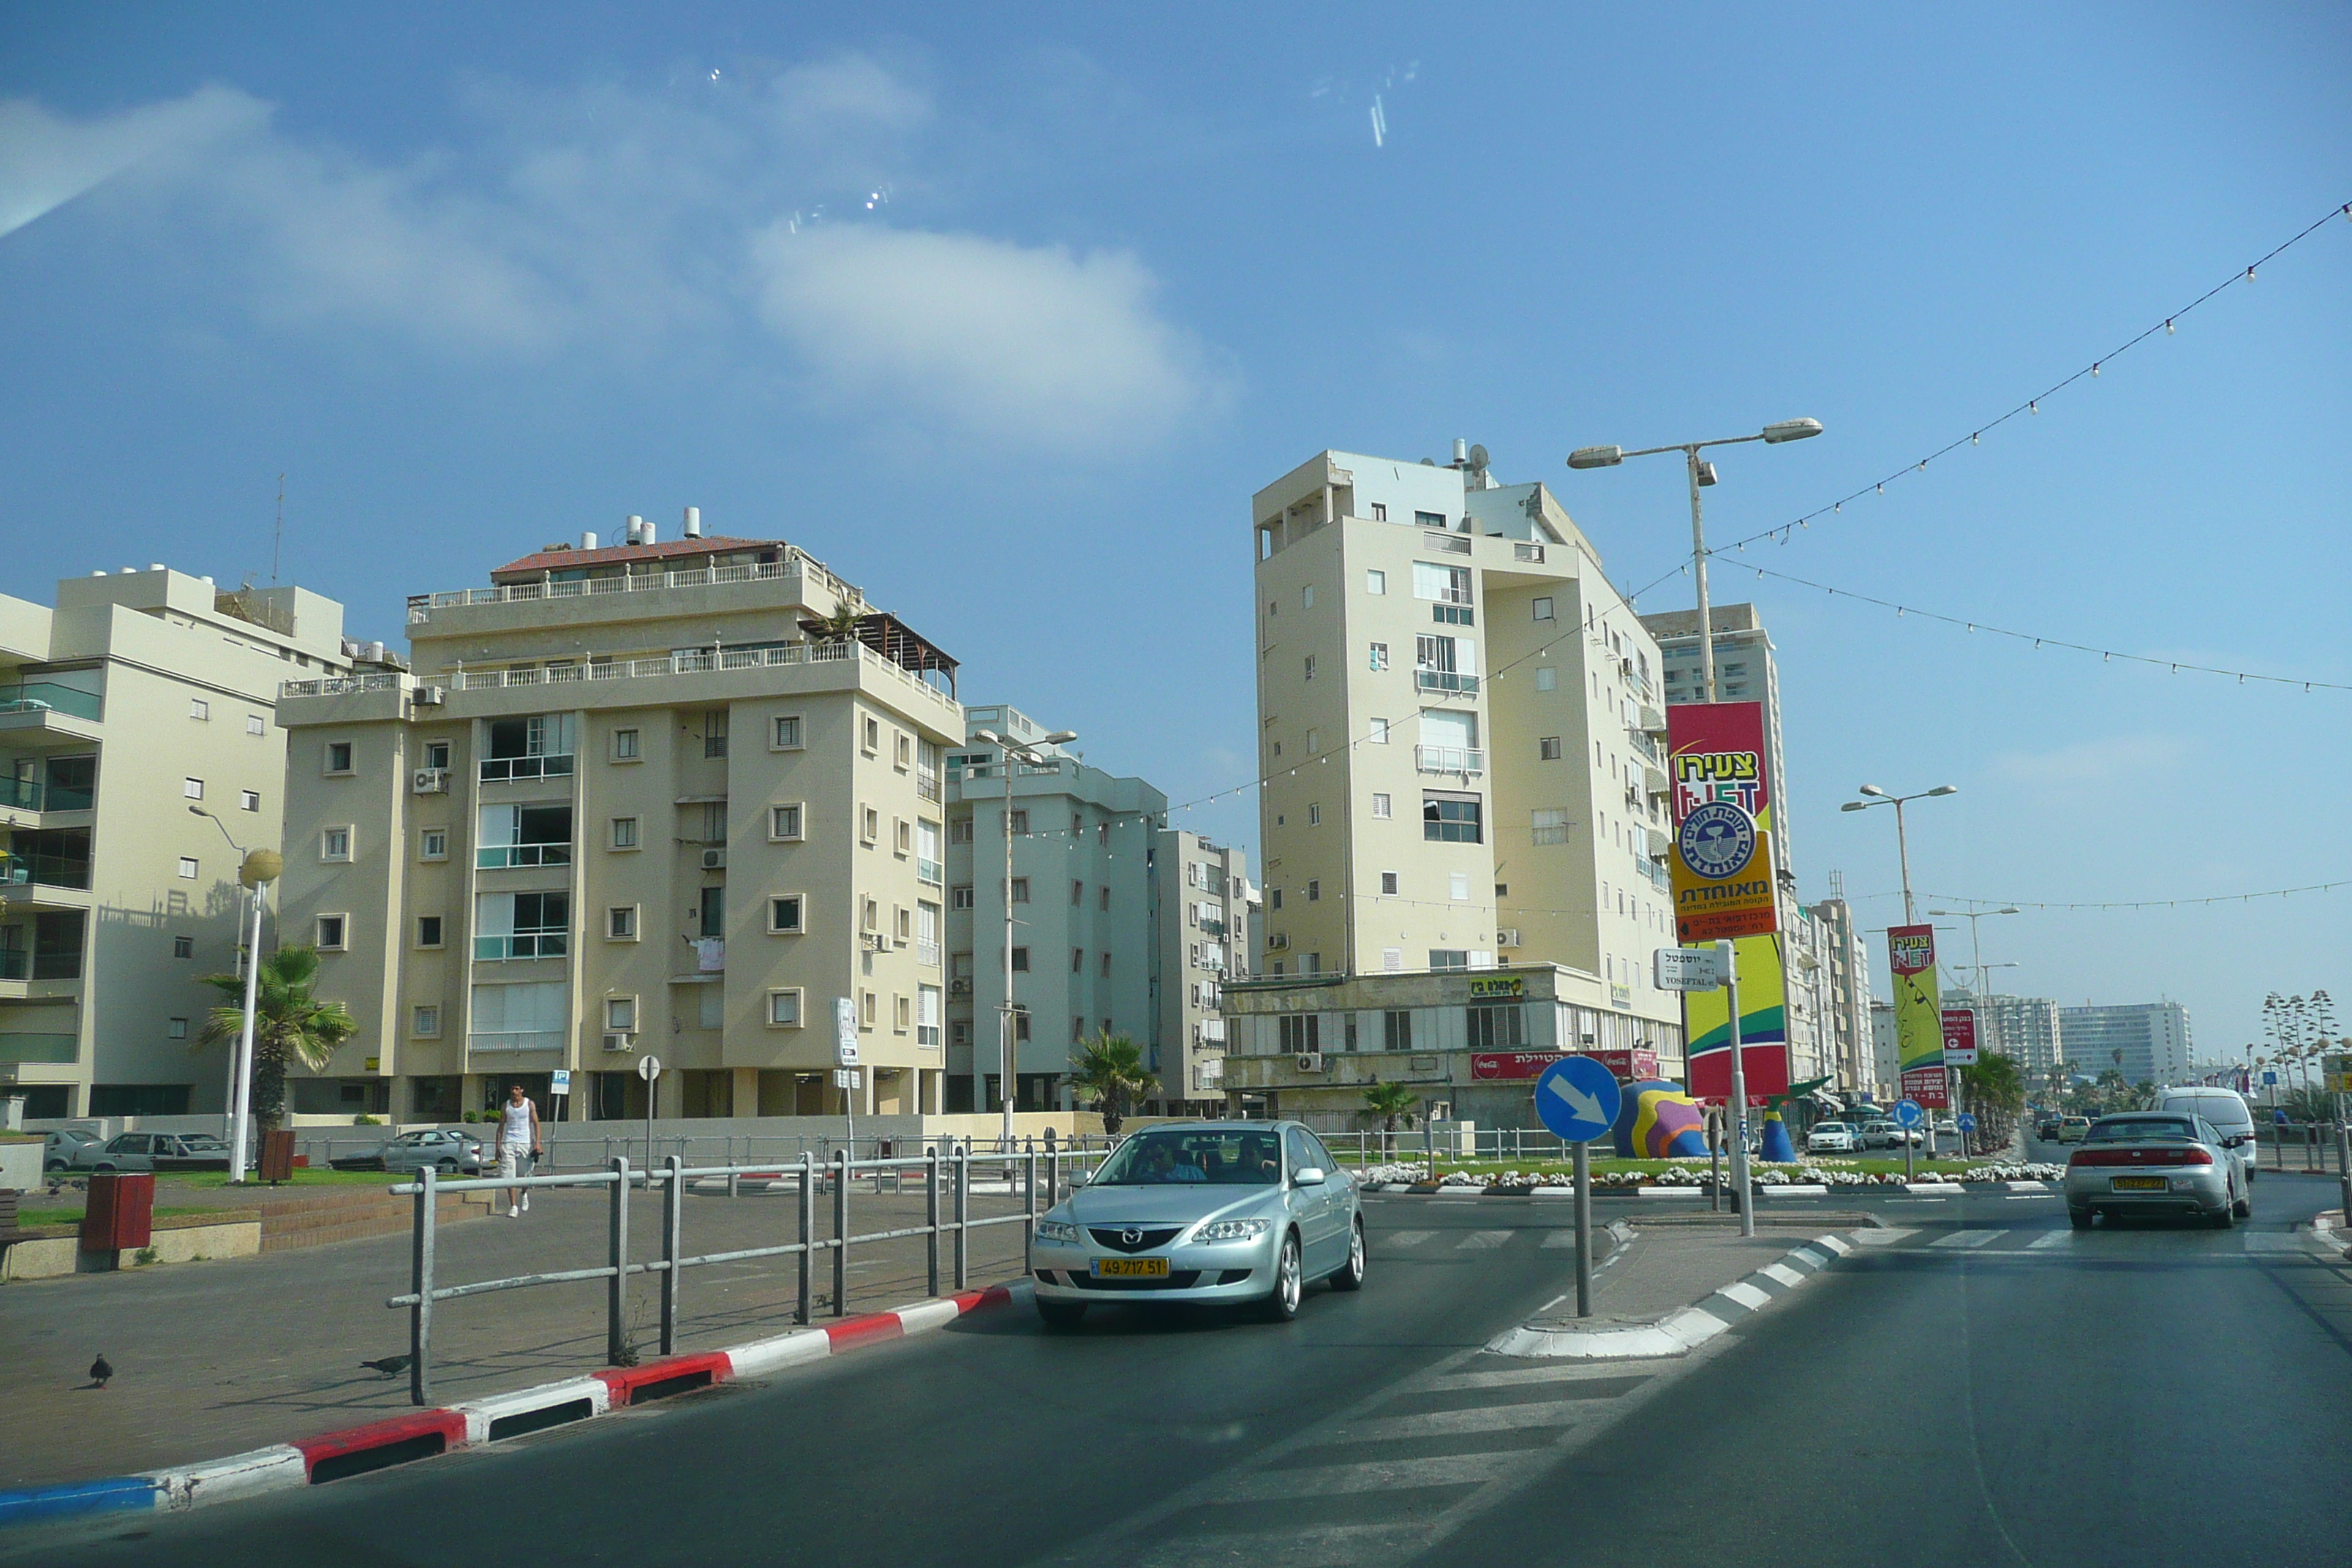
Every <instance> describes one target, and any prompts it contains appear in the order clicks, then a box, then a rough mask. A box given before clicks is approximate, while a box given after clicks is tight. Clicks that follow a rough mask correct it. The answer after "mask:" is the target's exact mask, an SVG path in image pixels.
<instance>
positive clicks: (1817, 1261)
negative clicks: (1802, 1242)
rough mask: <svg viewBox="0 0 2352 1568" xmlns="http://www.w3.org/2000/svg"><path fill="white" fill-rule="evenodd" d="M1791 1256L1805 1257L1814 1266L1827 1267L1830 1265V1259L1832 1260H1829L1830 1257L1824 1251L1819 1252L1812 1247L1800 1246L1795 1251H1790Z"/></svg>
mask: <svg viewBox="0 0 2352 1568" xmlns="http://www.w3.org/2000/svg"><path fill="white" fill-rule="evenodd" d="M1789 1256H1790V1257H1791V1258H1803V1259H1804V1260H1805V1261H1806V1262H1807V1263H1809V1264H1811V1265H1812V1266H1813V1267H1814V1268H1827V1267H1828V1266H1829V1261H1830V1260H1829V1258H1827V1257H1826V1256H1825V1255H1823V1254H1822V1253H1819V1252H1815V1251H1814V1250H1813V1249H1812V1248H1811V1247H1798V1248H1796V1249H1795V1250H1794V1251H1792V1252H1790V1254H1789Z"/></svg>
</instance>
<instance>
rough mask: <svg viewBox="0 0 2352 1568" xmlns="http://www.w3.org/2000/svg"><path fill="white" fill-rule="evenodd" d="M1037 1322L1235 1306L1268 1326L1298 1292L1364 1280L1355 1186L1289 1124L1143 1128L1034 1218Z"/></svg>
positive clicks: (1290, 1311) (1287, 1314)
mask: <svg viewBox="0 0 2352 1568" xmlns="http://www.w3.org/2000/svg"><path fill="white" fill-rule="evenodd" d="M1030 1267H1031V1271H1032V1273H1033V1274H1034V1277H1035V1278H1034V1285H1035V1288H1036V1295H1037V1312H1038V1315H1039V1316H1041V1317H1043V1318H1044V1319H1045V1321H1046V1322H1047V1323H1048V1324H1050V1325H1052V1326H1053V1327H1055V1328H1070V1327H1074V1326H1076V1323H1077V1322H1078V1321H1079V1320H1080V1319H1082V1318H1084V1317H1085V1316H1086V1311H1087V1308H1088V1307H1089V1306H1094V1305H1097V1304H1106V1305H1107V1304H1108V1303H1111V1302H1115V1301H1141V1300H1150V1301H1187V1302H1244V1303H1248V1304H1250V1305H1252V1306H1255V1307H1256V1308H1257V1309H1258V1310H1260V1311H1262V1312H1263V1313H1264V1314H1265V1316H1267V1317H1269V1318H1271V1319H1273V1320H1275V1321H1277V1322H1279V1321H1286V1320H1288V1319H1289V1318H1291V1317H1293V1316H1295V1315H1296V1314H1297V1311H1298V1303H1299V1299H1300V1297H1301V1296H1302V1295H1303V1294H1304V1293H1305V1291H1306V1288H1307V1285H1309V1284H1311V1283H1312V1282H1314V1281H1315V1280H1318V1279H1328V1280H1330V1282H1331V1288H1332V1289H1335V1290H1354V1289H1360V1287H1361V1286H1362V1285H1363V1282H1364V1219H1363V1214H1362V1211H1361V1208H1360V1204H1359V1202H1358V1199H1357V1194H1356V1183H1355V1180H1354V1178H1353V1177H1351V1176H1350V1175H1349V1174H1348V1173H1347V1172H1345V1171H1343V1170H1341V1169H1339V1164H1338V1163H1337V1162H1336V1161H1335V1160H1333V1159H1332V1157H1331V1152H1330V1151H1329V1150H1328V1149H1327V1148H1325V1147H1324V1145H1323V1141H1322V1140H1321V1139H1319V1138H1318V1137H1316V1136H1315V1134H1314V1133H1313V1132H1311V1131H1308V1130H1307V1128H1305V1127H1302V1126H1300V1125H1298V1124H1297V1122H1292V1121H1271V1122H1268V1121H1181V1122H1168V1123H1163V1124H1161V1125H1160V1126H1157V1127H1151V1128H1147V1129H1146V1130H1144V1131H1141V1132H1139V1133H1137V1134H1136V1135H1135V1136H1134V1137H1132V1138H1130V1139H1129V1140H1128V1141H1127V1142H1124V1143H1122V1144H1120V1145H1119V1146H1118V1149H1117V1150H1116V1151H1115V1152H1113V1153H1112V1154H1111V1156H1110V1158H1109V1159H1108V1160H1106V1161H1104V1162H1103V1165H1102V1168H1101V1169H1100V1170H1099V1171H1097V1172H1096V1173H1095V1174H1094V1176H1093V1178H1092V1179H1091V1180H1089V1181H1088V1182H1087V1184H1085V1185H1084V1186H1082V1187H1080V1188H1079V1189H1078V1190H1077V1191H1076V1192H1075V1193H1073V1194H1070V1196H1069V1197H1068V1198H1067V1199H1066V1201H1064V1202H1062V1203H1059V1204H1056V1205H1054V1207H1053V1208H1052V1209H1050V1210H1048V1211H1047V1212H1046V1213H1045V1215H1041V1216H1040V1217H1039V1219H1038V1221H1037V1229H1036V1233H1035V1237H1034V1245H1033V1246H1032V1248H1031V1253H1030Z"/></svg>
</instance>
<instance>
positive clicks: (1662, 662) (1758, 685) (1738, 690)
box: [1642, 605, 1796, 872]
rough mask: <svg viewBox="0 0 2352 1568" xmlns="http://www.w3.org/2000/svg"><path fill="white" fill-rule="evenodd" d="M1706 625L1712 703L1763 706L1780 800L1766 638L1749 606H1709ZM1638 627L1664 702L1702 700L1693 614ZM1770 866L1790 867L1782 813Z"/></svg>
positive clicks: (1773, 661)
mask: <svg viewBox="0 0 2352 1568" xmlns="http://www.w3.org/2000/svg"><path fill="white" fill-rule="evenodd" d="M1706 620H1707V630H1708V633H1709V634H1710V637H1711V640H1712V641H1713V642H1714V644H1715V700H1716V701H1717V702H1760V703H1762V704H1763V705H1764V748H1765V752H1766V756H1765V764H1764V765H1765V768H1766V770H1767V771H1768V772H1769V773H1770V775H1771V782H1772V798H1773V799H1774V800H1780V799H1783V798H1784V795H1783V789H1784V786H1785V781H1786V780H1787V779H1788V776H1789V773H1788V769H1787V768H1786V767H1785V766H1784V765H1783V759H1784V756H1785V753H1784V752H1782V750H1781V747H1780V663H1779V661H1778V659H1777V658H1775V657H1774V652H1773V647H1772V637H1771V634H1770V633H1769V632H1768V631H1766V630H1765V629H1764V621H1763V618H1762V617H1761V616H1759V615H1758V614H1757V612H1756V606H1755V605H1709V606H1708V608H1707V617H1706ZM1642 625H1643V626H1646V627H1647V628H1649V632H1650V635H1651V636H1652V637H1655V638H1657V639H1658V660H1659V668H1660V670H1661V672H1662V684H1663V687H1664V691H1665V700H1666V701H1667V703H1668V704H1669V705H1672V704H1674V703H1677V702H1705V701H1706V700H1707V697H1706V691H1705V689H1704V688H1703V687H1702V685H1701V683H1700V680H1699V674H1700V670H1699V648H1698V611H1696V609H1690V610H1660V611H1657V612H1654V613H1653V614H1651V615H1646V616H1643V617H1642ZM1772 864H1773V865H1774V866H1776V867H1779V868H1780V869H1781V870H1782V871H1783V872H1786V871H1787V870H1788V869H1789V868H1790V867H1791V866H1793V865H1795V864H1796V862H1795V861H1794V860H1793V859H1792V858H1790V854H1789V814H1788V813H1787V812H1785V811H1775V812H1774V813H1773V814H1772Z"/></svg>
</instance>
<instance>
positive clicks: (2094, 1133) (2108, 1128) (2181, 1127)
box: [2088, 1116, 2197, 1143]
mask: <svg viewBox="0 0 2352 1568" xmlns="http://www.w3.org/2000/svg"><path fill="white" fill-rule="evenodd" d="M2196 1136H2197V1130H2196V1129H2195V1128H2194V1127H2192V1126H2190V1125H2189V1123H2188V1122H2186V1121H2173V1120H2172V1119H2170V1118H2169V1117H2154V1116H2151V1117H2147V1118H2144V1119H2136V1120H2133V1121H2102V1122H2100V1123H2099V1124H2098V1125H2097V1126H2096V1127H2094V1128H2092V1129H2091V1135H2090V1138H2089V1140H2088V1142H2093V1143H2151V1142H2162V1141H2164V1140H2166V1139H2189V1140H2192V1141H2193V1140H2194V1139H2195V1138H2196Z"/></svg>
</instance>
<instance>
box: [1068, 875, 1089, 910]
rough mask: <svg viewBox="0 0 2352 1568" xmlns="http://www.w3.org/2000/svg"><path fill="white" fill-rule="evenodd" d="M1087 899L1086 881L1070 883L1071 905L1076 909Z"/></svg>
mask: <svg viewBox="0 0 2352 1568" xmlns="http://www.w3.org/2000/svg"><path fill="white" fill-rule="evenodd" d="M1086 901H1087V885H1086V884H1085V883H1084V882H1078V881H1073V882H1072V883H1071V884H1070V907H1071V908H1072V909H1076V908H1077V907H1078V906H1079V905H1081V904H1083V903H1085V902H1086Z"/></svg>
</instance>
